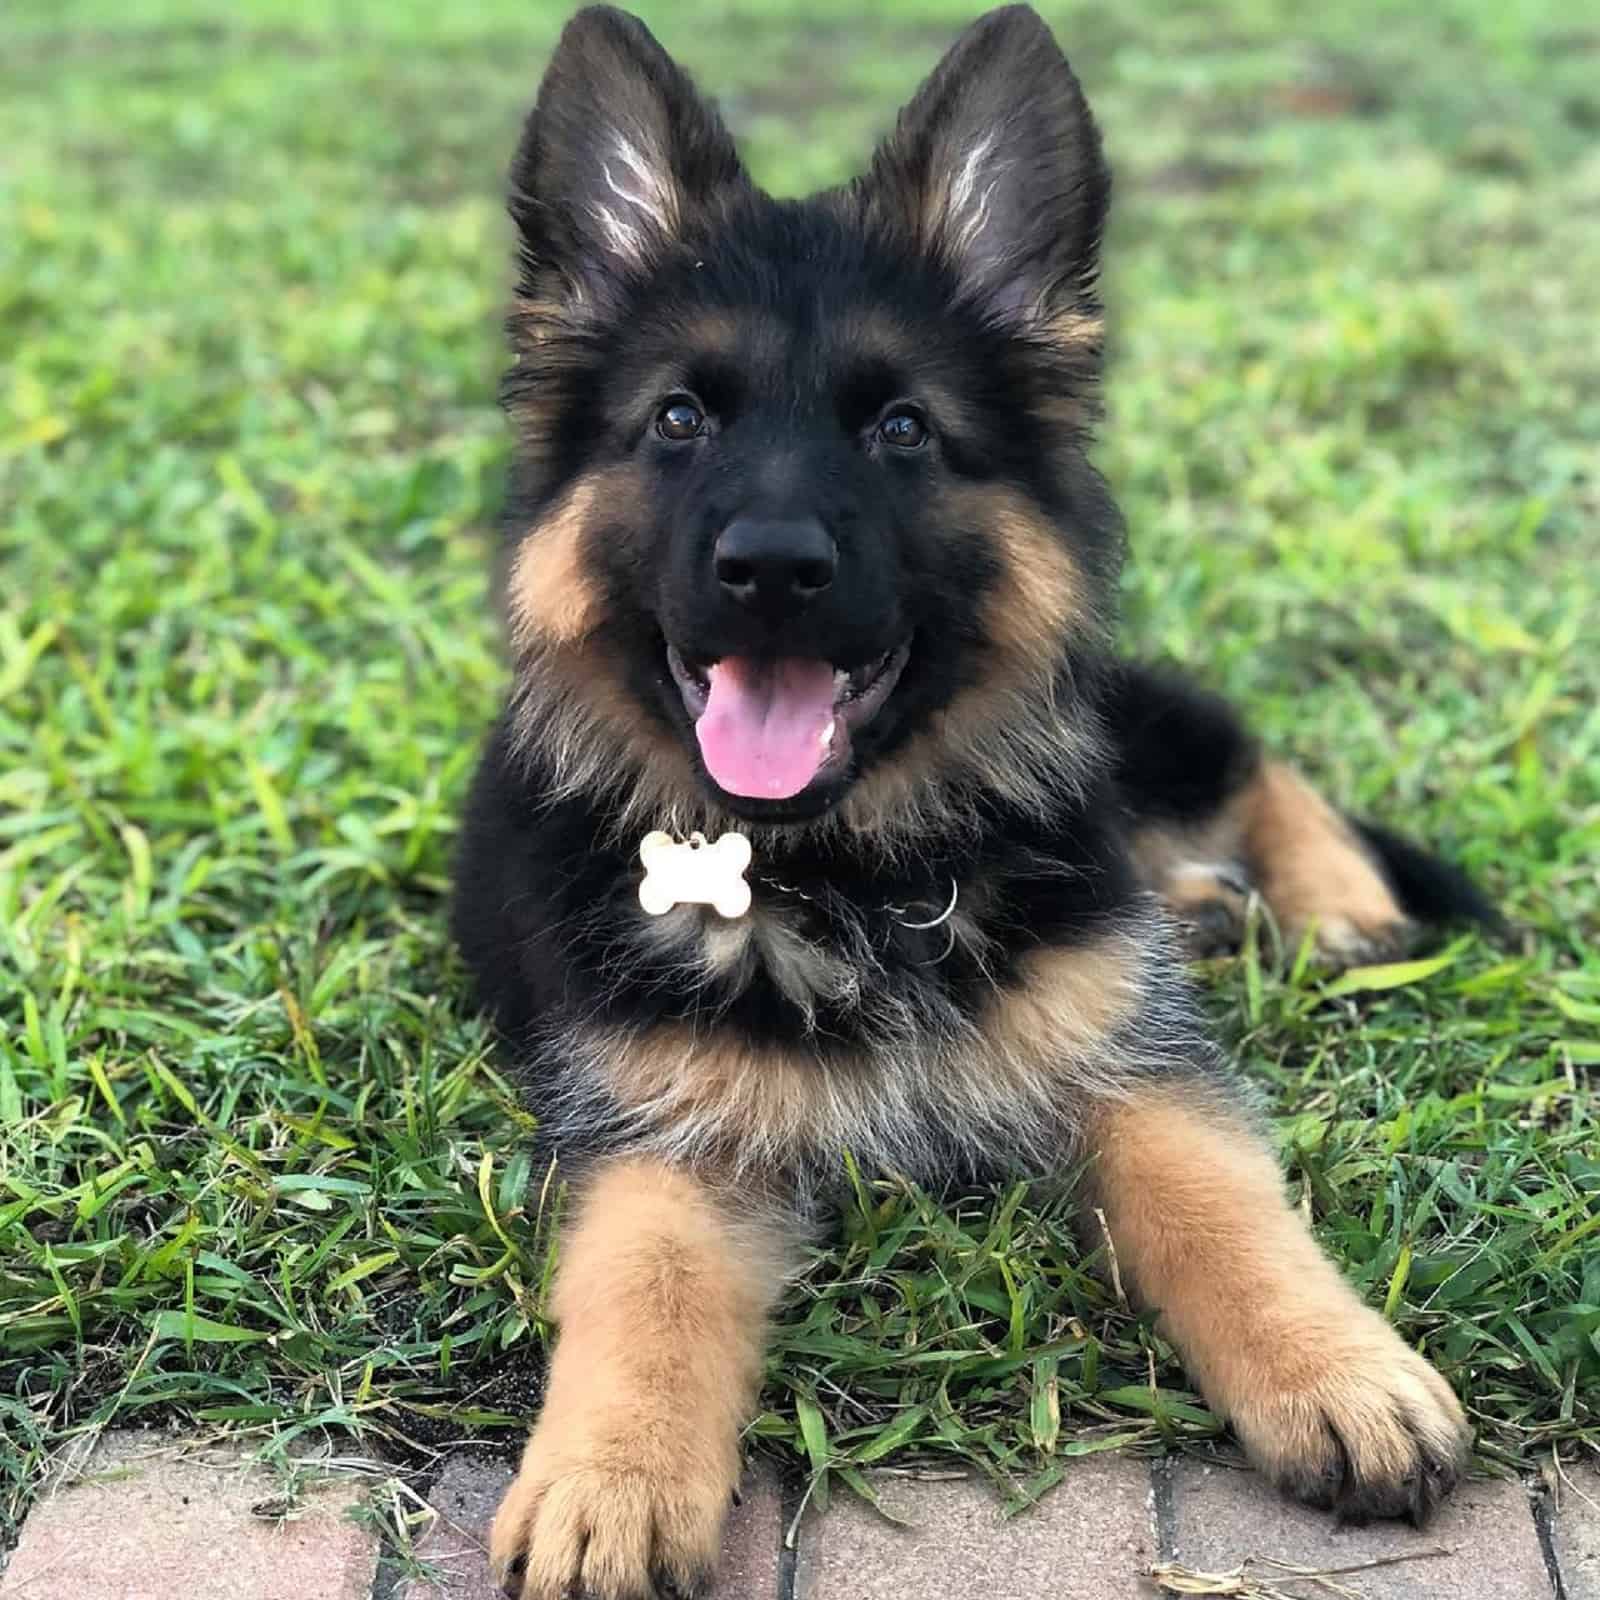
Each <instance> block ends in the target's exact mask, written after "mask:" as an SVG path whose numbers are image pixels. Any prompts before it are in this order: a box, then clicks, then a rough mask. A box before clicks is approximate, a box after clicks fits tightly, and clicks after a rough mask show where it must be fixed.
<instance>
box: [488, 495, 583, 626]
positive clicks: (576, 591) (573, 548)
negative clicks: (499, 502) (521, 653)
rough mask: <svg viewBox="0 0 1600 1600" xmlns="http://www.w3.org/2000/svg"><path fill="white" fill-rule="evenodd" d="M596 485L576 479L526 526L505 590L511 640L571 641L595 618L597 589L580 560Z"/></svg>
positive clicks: (581, 559)
mask: <svg viewBox="0 0 1600 1600" xmlns="http://www.w3.org/2000/svg"><path fill="white" fill-rule="evenodd" d="M597 498H598V490H597V488H596V486H595V484H594V483H593V482H592V481H590V480H589V479H582V480H580V481H579V482H578V483H576V484H575V485H574V486H573V487H572V489H571V490H570V491H569V492H568V493H567V494H566V495H564V496H563V497H562V499H561V501H560V503H559V504H558V505H557V506H556V508H555V509H554V510H553V511H552V512H551V513H550V514H549V515H548V516H547V517H546V518H545V519H544V520H543V521H542V522H541V523H539V524H538V525H537V526H536V527H533V528H530V529H529V530H528V532H527V533H525V534H524V535H523V537H522V543H521V544H520V545H519V546H518V547H517V554H516V557H515V559H514V560H513V562H512V565H511V578H510V583H509V585H508V594H509V598H510V604H511V633H512V640H513V642H514V643H515V644H516V645H517V647H518V648H519V649H528V648H530V647H531V646H533V645H534V644H537V643H547V644H558V645H560V644H576V643H577V642H578V641H579V640H580V639H583V638H585V637H586V636H587V635H588V634H590V633H592V632H593V631H594V629H595V628H597V627H598V626H599V624H600V619H601V603H600V595H599V592H598V590H597V589H596V587H595V583H594V580H593V578H591V577H590V576H589V573H588V571H587V570H586V568H585V566H584V559H583V541H584V536H585V532H586V530H587V527H588V522H589V517H590V514H591V513H592V512H593V510H594V505H595V501H596V499H597Z"/></svg>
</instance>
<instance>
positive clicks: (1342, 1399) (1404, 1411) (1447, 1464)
mask: <svg viewBox="0 0 1600 1600" xmlns="http://www.w3.org/2000/svg"><path fill="white" fill-rule="evenodd" d="M1369 1315H1370V1313H1369ZM1372 1323H1373V1325H1372V1326H1370V1327H1369V1328H1366V1329H1363V1330H1361V1332H1362V1333H1363V1334H1365V1337H1358V1338H1356V1339H1354V1340H1352V1341H1350V1342H1349V1343H1348V1344H1345V1345H1344V1346H1343V1347H1342V1348H1341V1347H1340V1346H1339V1345H1334V1346H1333V1348H1327V1347H1324V1348H1322V1349H1320V1350H1319V1349H1316V1348H1301V1349H1299V1350H1297V1351H1296V1352H1295V1354H1294V1356H1293V1358H1292V1359H1291V1360H1290V1361H1289V1362H1287V1363H1285V1362H1281V1361H1274V1362H1270V1363H1267V1364H1266V1366H1267V1368H1268V1370H1269V1371H1273V1370H1274V1369H1275V1372H1276V1375H1275V1376H1268V1374H1267V1373H1265V1372H1264V1373H1263V1374H1262V1381H1261V1384H1260V1386H1259V1387H1258V1388H1257V1389H1256V1390H1255V1391H1254V1392H1253V1393H1251V1394H1249V1395H1246V1396H1244V1397H1243V1398H1242V1399H1240V1400H1236V1401H1235V1404H1234V1407H1233V1416H1232V1420H1233V1425H1234V1430H1235V1432H1237V1433H1238V1435H1239V1437H1240V1439H1241V1440H1242V1441H1243V1442H1244V1446H1245V1449H1246V1450H1247V1451H1248V1452H1249V1454H1250V1457H1251V1459H1252V1460H1253V1461H1254V1462H1255V1463H1256V1465H1257V1466H1258V1467H1260V1468H1261V1470H1262V1471H1264V1472H1266V1473H1269V1474H1270V1475H1271V1477H1272V1478H1273V1480H1274V1481H1275V1482H1276V1483H1277V1484H1278V1485H1279V1486H1280V1487H1281V1488H1283V1489H1284V1490H1285V1491H1287V1492H1288V1493H1289V1494H1292V1495H1294V1496H1295V1497H1296V1498H1297V1499H1300V1500H1304V1501H1306V1502H1308V1503H1309V1504H1311V1505H1315V1506H1323V1507H1327V1508H1329V1509H1331V1510H1333V1511H1334V1512H1335V1513H1336V1514H1337V1515H1338V1516H1339V1517H1340V1519H1341V1520H1345V1521H1351V1522H1362V1521H1366V1520H1367V1519H1368V1518H1371V1517H1408V1518H1409V1519H1410V1520H1411V1521H1412V1522H1414V1523H1415V1524H1416V1525H1417V1526H1419V1527H1420V1526H1421V1525H1422V1524H1423V1523H1424V1522H1425V1521H1426V1520H1427V1519H1428V1517H1429V1516H1430V1515H1431V1514H1432V1512H1433V1510H1434V1508H1435V1507H1436V1506H1437V1505H1438V1503H1439V1501H1440V1500H1441V1499H1443V1497H1444V1496H1445V1495H1446V1494H1448V1493H1449V1491H1450V1488H1451V1486H1452V1485H1453V1484H1454V1483H1455V1481H1456V1478H1457V1476H1458V1474H1459V1473H1460V1471H1461V1468H1462V1465H1463V1464H1464V1462H1465V1460H1466V1455H1467V1445H1468V1442H1469V1439H1470V1434H1469V1430H1468V1427H1467V1420H1466V1417H1465V1415H1464V1414H1463V1412H1462V1410H1461V1406H1460V1404H1459V1403H1458V1401H1457V1400H1456V1397H1455V1396H1454V1395H1453V1394H1452V1393H1451V1392H1450V1386H1449V1385H1448V1384H1447V1383H1446V1382H1445V1381H1444V1379H1443V1378H1441V1377H1440V1376H1439V1374H1438V1373H1437V1372H1435V1371H1434V1370H1433V1368H1432V1367H1430V1366H1429V1365H1428V1363H1427V1362H1426V1361H1424V1360H1423V1359H1422V1357H1421V1356H1419V1355H1417V1354H1416V1352H1415V1351H1413V1350H1410V1349H1408V1348H1407V1347H1406V1346H1405V1345H1404V1344H1403V1343H1402V1342H1401V1341H1400V1339H1399V1338H1398V1337H1397V1336H1396V1335H1395V1334H1394V1332H1393V1331H1392V1330H1391V1329H1390V1328H1389V1327H1388V1326H1387V1325H1386V1324H1384V1323H1382V1322H1381V1321H1380V1320H1379V1319H1378V1318H1376V1317H1375V1316H1374V1317H1373V1318H1372Z"/></svg>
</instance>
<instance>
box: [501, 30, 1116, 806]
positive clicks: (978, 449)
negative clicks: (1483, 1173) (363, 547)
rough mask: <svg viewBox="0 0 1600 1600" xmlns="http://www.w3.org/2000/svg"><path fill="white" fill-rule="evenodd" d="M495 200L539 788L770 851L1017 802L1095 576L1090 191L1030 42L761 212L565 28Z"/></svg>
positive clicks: (981, 41)
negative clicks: (556, 781)
mask: <svg viewBox="0 0 1600 1600" xmlns="http://www.w3.org/2000/svg"><path fill="white" fill-rule="evenodd" d="M513 182H514V193H513V202H512V210H513V215H514V216H515V218H516V220H517V222H518V225H519V228H520V230H521V236H522V246H523V256H522V265H523V276H522V283H521V286H520V293H519V296H518V299H517V302H516V306H515V309H514V312H513V316H512V320H511V331H512V337H513V343H514V347H515V350H516V353H517V364H516V366H515V367H514V368H513V369H512V372H511V375H510V377H509V379H508V383H507V398H508V403H509V405H510V408H511V410H512V412H513V415H514V416H515V417H516V418H517V420H518V424H519V447H520V448H519V457H518V471H517V477H516V493H515V494H514V496H513V504H512V520H511V527H510V533H511V537H512V545H511V550H510V563H509V567H508V583H507V592H508V603H509V610H510V617H511V623H512V630H513V639H514V643H515V645H516V646H517V649H518V654H519V672H520V675H521V679H522V692H523V696H524V705H525V707H526V708H527V709H528V711H529V715H530V726H532V727H533V728H535V729H536V735H535V736H536V737H537V739H538V740H539V741H540V743H541V744H542V745H543V746H544V747H545V751H544V753H545V754H546V756H547V757H549V758H550V759H552V760H553V762H554V763H555V765H556V766H557V767H558V768H559V766H560V764H561V762H562V760H565V761H566V763H567V765H568V768H569V771H568V772H567V773H566V774H564V776H566V777H567V778H568V779H569V780H571V781H574V782H577V783H591V784H592V783H602V784H612V783H633V784H635V785H638V786H641V787H642V789H643V791H644V792H646V793H649V794H651V795H652V796H654V797H655V798H656V800H657V803H659V804H661V805H663V806H666V807H667V808H668V809H672V808H673V807H675V806H677V807H681V805H682V803H683V800H684V798H685V796H686V795H687V794H690V793H693V794H695V795H696V796H697V797H698V798H699V799H701V800H703V801H704V802H706V803H708V804H709V806H710V807H711V808H712V809H714V810H716V811H720V812H729V813H732V814H734V815H736V816H738V817H741V818H743V819H747V820H750V821H757V822H776V823H784V822H799V821H805V820H808V819H813V818H816V817H818V816H819V815H821V814H823V813H825V812H828V811H830V810H834V809H839V808H844V809H845V810H846V811H847V812H848V811H849V810H850V809H851V807H852V806H853V807H854V811H855V813H856V820H858V821H868V820H870V819H871V817H873V816H878V815H881V814H883V813H885V812H886V811H892V810H893V809H894V807H895V805H896V803H897V802H905V803H912V802H914V801H916V800H917V799H918V797H920V798H921V799H922V800H924V801H925V800H926V791H927V790H928V789H929V788H930V787H937V786H939V785H941V784H949V783H952V782H972V781H974V777H975V776H976V778H977V779H978V780H979V781H982V780H984V779H988V780H990V781H992V780H994V779H995V778H998V779H999V780H1000V782H1001V784H1002V786H1004V784H1005V783H1006V781H1007V780H1008V779H1009V780H1012V782H1013V786H1015V784H1016V783H1019V782H1021V781H1022V780H1023V779H1024V778H1029V779H1042V777H1043V775H1044V774H1043V769H1044V768H1045V767H1047V766H1048V765H1049V763H1050V756H1049V754H1048V753H1047V752H1046V751H1045V750H1044V746H1045V745H1048V744H1051V743H1052V741H1057V740H1058V739H1059V740H1070V737H1071V732H1070V729H1069V728H1068V729H1064V730H1063V731H1061V732H1060V733H1059V735H1058V734H1057V732H1056V731H1054V730H1056V729H1057V728H1059V727H1061V725H1062V724H1063V721H1064V719H1070V715H1071V709H1070V707H1066V706H1063V705H1062V704H1061V703H1060V693H1061V686H1062V681H1063V677H1064V675H1067V674H1065V668H1066V667H1067V666H1068V664H1069V663H1070V661H1071V659H1072V656H1073V654H1074V652H1075V651H1084V652H1087V651H1089V650H1090V649H1091V648H1092V645H1093V641H1094V640H1095V638H1096V636H1097V633H1098V631H1099V619H1100V617H1101V615H1102V613H1103V611H1104V609H1105V607H1106V604H1107V591H1108V588H1109V586H1110V583H1111V581H1112V579H1113V577H1114V568H1115V560H1116V529H1115V520H1114V516H1113V514H1112V513H1111V511H1110V508H1109V506H1108V504H1107V502H1106V500H1105V497H1104V494H1103V491H1102V489H1101V486H1100V482H1099V480H1098V478H1097V477H1096V476H1095V475H1094V474H1093V472H1092V471H1091V470H1090V469H1089V468H1088V467H1087V466H1086V464H1085V463H1084V461H1083V457H1082V445H1083V441H1084V437H1085V429H1086V424H1087V420H1088V417H1089V414H1090V410H1091V399H1092V389H1093V384H1094V380H1095V377H1096V371H1097V360H1098V349H1099V317H1098V307H1097V306H1096V304H1095V301H1094V298H1093V273H1094V251H1095V245H1096V242H1097V239H1098V235H1099V230H1100V226H1101V222H1102V219H1103V213H1104V206H1105V198H1106V186H1107V180H1106V176H1105V172H1104V168H1103V166H1102V164H1101V161H1100V156H1099V147H1098V141H1097V140H1096V138H1095V135H1094V131H1093V128H1092V125H1091V124H1090V122H1089V118H1088V113H1087V110H1086V109H1085V107H1084V105H1083V102H1082V98H1081V95H1080V94H1079V92H1078V89H1077V85H1076V82H1075V81H1074V80H1073V78H1072V75H1071V73H1070V71H1069V69H1068V68H1067V65H1066V63H1065V61H1064V60H1063V59H1062V58H1061V56H1060V54H1059V52H1058V51H1057V50H1056V49H1055V46H1054V43H1053V41H1052V40H1051V39H1050V37H1049V35H1048V33H1047V32H1046V31H1045V30H1044V28H1043V26H1042V24H1040V23H1039V22H1038V21H1037V19H1036V18H1034V17H1033V16H1032V14H1031V13H1027V12H1016V11H1012V12H1006V13H998V14H996V15H995V16H993V17H991V18H988V19H985V21H984V22H981V23H979V24H978V25H977V26H976V27H975V28H973V29H972V30H970V31H969V33H968V34H967V35H966V36H965V37H964V38H963V40H962V41H961V42H960V43H958V44H957V46H956V47H955V49H954V50H952V52H951V53H950V55H949V56H948V57H947V58H946V60H945V61H944V63H943V64H942V65H941V66H940V67H939V69H938V70H937V71H936V72H935V74H934V76H933V77H932V78H931V79H930V80H929V82H928V84H927V85H926V86H925V87H924V88H923V90H922V91H921V93H920V94H919V95H918V97H917V99H916V100H915V101H914V102H913V104H912V105H911V106H910V107H909V108H908V109H907V111H906V112H905V113H904V114H903V115H902V118H901V122H900V126H899V128H898V129H897V131H896V133H895V135H894V136H893V137H892V138H891V139H890V140H889V141H888V142H887V143H886V144H885V145H884V146H883V148H882V149H881V150H880V151H879V153H878V155H877V157H876V159H875V161H874V164H873V168H872V171H871V173H870V174H869V175H868V176H867V177H866V178H864V179H862V180H861V181H859V182H858V183H857V184H855V185H853V186H851V187H850V188H848V189H846V190H843V191H838V192H833V193H829V194H824V195H820V196H816V197H813V198H812V199H810V200H806V201H801V202H779V201H774V200H772V199H770V198H769V197H767V196H766V195H764V194H762V193H761V192H760V191H759V190H757V189H756V188H755V187H754V186H753V185H752V184H751V183H750V182H749V180H748V179H747V178H746V176H745V174H744V172H743V169H742V168H741V166H740V165H739V162H738V159H737V156H736V155H735V154H734V151H733V148H732V145H731V143H730V141H729V139H728V135H727V133H726V132H725V130H724V129H723V128H722V125H721V123H720V122H719V121H718V120H717V118H716V116H715V114H714V113H713V112H712V111H711V110H710V109H709V108H708V107H707V106H706V105H705V103H704V102H703V101H701V100H700V99H699V98H698V96H697V95H696V94H695V92H694V90H693V88H692V87H691V86H690V84H689V82H688V80H687V79H686V78H685V77H684V76H683V75H682V74H681V73H680V72H679V71H678V69H677V68H676V67H675V66H674V65H673V63H672V62H671V61H670V60H669V59H668V58H667V57H666V56H665V55H664V54H663V53H662V52H661V50H660V48H659V46H657V45H656V44H655V42H654V40H653V39H651V37H650V36H649V34H648V33H647V32H646V31H645V30H644V28H643V26H642V25H641V24H639V23H638V22H636V21H634V20H633V19H631V18H628V17H625V16H623V15H622V14H620V13H616V12H606V11H600V12H593V11H591V12H585V13H583V14H581V15H580V17H579V18H578V19H576V20H575V21H574V23H573V24H572V25H571V26H570V27H569V28H568V30H567V32H566V34H565V35H564V37H563V39H562V42H561V45H560V47H559V49H558V51H557V54H556V56H555V58H554V60H553V61H552V63H551V66H550V68H549V71H548V73H547V75H546V78H545V82H544V86H543V88H542V90H541V93H540V97H539V102H538V105H537V107H536V108H535V111H534V113H533V115H532V116H531V118H530V119H529V125H528V130H527V133H526V135H525V137H524V141H523V145H522V148H521V150H520V152H519V155H518V159H517V164H516V167H515V169H514V173H513ZM1055 753H1056V754H1057V755H1059V754H1061V753H1062V752H1061V751H1057V752H1055ZM1034 767H1037V768H1039V769H1040V770H1039V771H1038V772H1033V771H1032V770H1031V769H1032V768H1034ZM985 768H987V769H988V770H987V772H985V771H984V769H985ZM1024 768H1028V769H1030V770H1028V771H1024V770H1023V769H1024ZM852 796H853V797H854V799H852Z"/></svg>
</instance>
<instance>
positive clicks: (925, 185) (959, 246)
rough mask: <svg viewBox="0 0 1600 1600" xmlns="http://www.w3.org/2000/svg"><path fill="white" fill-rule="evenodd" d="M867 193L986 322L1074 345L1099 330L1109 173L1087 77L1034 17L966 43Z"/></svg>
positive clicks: (899, 129)
mask: <svg viewBox="0 0 1600 1600" xmlns="http://www.w3.org/2000/svg"><path fill="white" fill-rule="evenodd" d="M858 194H859V196H860V198H861V200H862V201H863V203H864V205H865V207H866V209H867V212H868V214H869V215H870V216H872V217H874V218H876V219H877V220H878V221H880V222H882V223H884V224H886V225H888V226H891V227H894V228H897V229H908V230H909V231H910V233H911V236H912V238H913V239H914V241H915V242H916V243H917V244H918V245H919V246H920V247H921V248H922V249H923V250H925V251H926V252H927V253H929V254H930V255H932V256H934V257H935V258H936V259H937V260H939V261H941V262H943V263H944V264H945V265H946V266H948V267H949V268H950V270H951V271H952V272H953V273H954V274H955V276H956V279H957V281H958V283H959V284H960V286H961V289H962V292H963V295H964V296H965V297H969V298H970V299H971V300H972V301H973V302H974V303H975V304H977V305H978V306H979V307H980V308H981V309H982V310H983V311H984V312H985V313H986V314H987V315H989V316H992V317H994V318H996V319H997V320H999V321H1001V322H1003V323H1005V324H1009V325H1013V326H1017V327H1019V328H1028V327H1033V328H1036V329H1037V330H1038V331H1041V332H1044V333H1049V332H1051V331H1055V332H1057V333H1060V334H1063V335H1065V334H1066V333H1067V332H1068V331H1069V329H1071V328H1073V327H1075V326H1077V327H1080V333H1081V331H1082V330H1081V322H1082V319H1086V318H1087V319H1089V320H1091V321H1092V320H1093V318H1094V314H1095V310H1096V307H1095V303H1094V298H1093V295H1094V279H1095V272H1096V267H1097V263H1098V257H1099V245H1100V233H1101V229H1102V228H1103V226H1104V224H1105V216H1106V207H1107V205H1108V203H1109V201H1110V195H1111V175H1110V172H1109V171H1108V170H1107V168H1106V164H1105V158H1104V157H1103V155H1102V154H1101V150H1100V135H1099V133H1098V131H1097V130H1096V128H1095V125H1094V119H1093V117H1092V116H1091V115H1090V113H1089V107H1088V104H1087V103H1086V102H1085V100H1084V98H1083V91H1082V89H1080V88H1079V87H1078V80H1077V79H1076V78H1075V77H1074V76H1073V73H1072V68H1071V67H1069V66H1068V65H1067V59H1066V57H1065V56H1064V55H1062V53H1061V50H1060V47H1059V46H1058V45H1057V44H1056V42H1055V39H1054V37H1053V36H1052V35H1051V33H1050V30H1049V29H1048V28H1047V27H1046V26H1045V25H1044V23H1043V22H1042V21H1041V20H1040V18H1039V16H1038V14H1037V13H1036V12H1035V11H1033V9H1032V8H1031V7H1029V6H1007V7H1005V8H1004V9H1003V10H1000V11H991V12H990V13H989V14H988V15H987V16H984V17H980V18H979V19H978V21H977V22H975V23H973V24H972V26H971V27H970V28H968V29H967V31H966V32H965V33H963V34H962V35H961V37H960V38H959V39H958V40H957V41H956V42H955V44H954V45H953V46H952V47H951V48H950V51H949V53H948V54H947V55H946V56H945V58H944V59H943V60H942V61H941V62H940V63H939V65H938V66H937V67H936V68H935V69H934V71H933V73H932V75H931V76H930V77H929V78H928V80H927V82H925V83H924V84H923V85H922V87H921V88H920V89H919V90H918V91H917V94H916V97H915V99H913V100H912V102H911V103H910V105H908V106H907V107H906V108H905V110H904V111H902V112H901V113H900V120H899V122H898V123H897V125H896V127H895V130H894V132H893V133H892V134H891V135H890V136H889V137H888V138H887V139H886V140H884V142H883V144H882V145H881V146H880V147H879V149H878V152H877V154H876V155H875V156H874V157H873V162H872V168H871V171H870V172H869V173H868V174H867V176H866V177H865V178H863V179H862V180H861V183H860V186H859V189H858Z"/></svg>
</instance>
